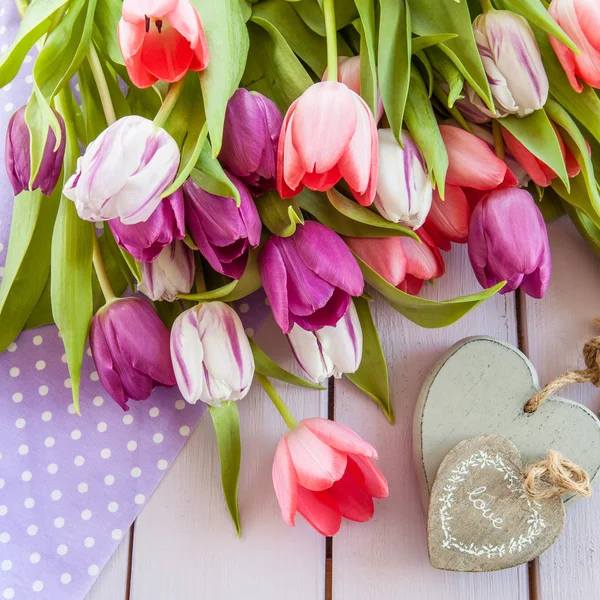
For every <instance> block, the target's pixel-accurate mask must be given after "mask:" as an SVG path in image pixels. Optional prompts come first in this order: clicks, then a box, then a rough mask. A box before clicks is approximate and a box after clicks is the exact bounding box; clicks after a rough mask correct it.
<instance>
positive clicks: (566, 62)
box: [548, 0, 600, 92]
mask: <svg viewBox="0 0 600 600" xmlns="http://www.w3.org/2000/svg"><path fill="white" fill-rule="evenodd" d="M548 12H549V13H550V14H551V15H552V16H553V17H554V19H555V21H556V22H557V23H558V24H559V25H560V26H561V27H562V29H563V30H564V32H565V33H566V34H567V35H568V36H569V37H570V38H571V40H572V41H573V43H574V44H575V45H576V46H577V48H578V49H579V52H580V54H575V52H573V50H571V49H570V48H567V46H565V45H564V44H563V43H562V42H559V41H558V40H557V39H556V38H555V37H552V36H549V38H550V43H551V44H552V47H553V48H554V52H556V56H558V60H560V63H561V65H562V66H563V69H564V70H565V73H566V74H567V77H568V78H569V82H570V84H571V86H572V87H573V89H574V90H575V91H576V92H582V91H583V84H582V83H581V81H579V79H581V80H583V81H584V82H585V83H588V84H589V85H591V86H592V87H595V88H600V4H599V3H598V2H597V0H553V1H552V3H551V4H550V8H549V9H548Z"/></svg>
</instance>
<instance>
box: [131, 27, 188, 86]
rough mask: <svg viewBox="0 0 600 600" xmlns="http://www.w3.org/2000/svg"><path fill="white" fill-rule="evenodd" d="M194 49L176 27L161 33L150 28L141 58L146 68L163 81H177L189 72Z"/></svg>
mask: <svg viewBox="0 0 600 600" xmlns="http://www.w3.org/2000/svg"><path fill="white" fill-rule="evenodd" d="M193 58H194V50H192V47H191V46H190V42H189V41H188V40H187V39H186V38H185V37H184V36H183V35H182V34H181V33H179V31H177V30H176V29H172V28H168V29H163V31H162V33H159V32H158V31H156V30H155V29H152V28H151V29H150V32H149V33H146V35H145V37H144V45H143V46H142V51H141V52H140V59H141V61H142V64H143V65H144V67H146V70H147V71H148V72H149V73H151V74H152V75H154V76H155V77H158V79H162V80H163V81H169V82H175V81H179V80H180V79H182V78H183V77H184V76H185V74H186V73H187V72H188V69H189V67H190V64H191V62H192V59H193Z"/></svg>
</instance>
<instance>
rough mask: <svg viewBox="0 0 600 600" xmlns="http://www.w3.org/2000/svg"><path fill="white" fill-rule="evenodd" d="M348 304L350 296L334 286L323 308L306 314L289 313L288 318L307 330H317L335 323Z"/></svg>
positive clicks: (343, 313) (342, 314) (344, 312)
mask: <svg viewBox="0 0 600 600" xmlns="http://www.w3.org/2000/svg"><path fill="white" fill-rule="evenodd" d="M349 306H350V296H349V295H348V294H347V293H346V292H344V291H342V290H340V289H339V288H335V290H334V292H333V295H332V296H331V299H330V300H329V302H327V304H326V305H325V306H324V307H323V308H320V309H319V310H316V311H315V312H314V313H312V314H311V315H306V316H299V315H295V314H293V313H290V318H291V319H292V321H293V322H294V323H297V324H298V325H300V327H302V328H303V329H306V330H307V331H318V330H319V329H322V328H323V327H327V326H328V325H330V326H333V325H335V324H336V323H337V322H338V321H339V320H340V319H341V318H342V317H343V316H344V315H345V314H346V311H347V310H348V307H349Z"/></svg>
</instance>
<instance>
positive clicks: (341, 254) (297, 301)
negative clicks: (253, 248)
mask: <svg viewBox="0 0 600 600" xmlns="http://www.w3.org/2000/svg"><path fill="white" fill-rule="evenodd" d="M258 266H259V269H260V276H261V279H262V282H263V286H264V288H265V293H266V294H267V298H268V300H269V304H270V305H271V310H272V311H273V315H274V317H275V320H276V321H277V324H278V325H279V327H281V329H282V331H283V333H285V334H288V333H290V331H291V330H292V327H293V326H294V323H296V324H297V325H299V326H300V327H302V328H303V329H306V330H307V331H316V330H318V329H321V328H323V327H327V326H329V327H333V326H334V325H335V324H336V323H337V322H338V321H339V320H340V319H341V318H342V317H343V316H344V315H345V314H346V311H347V310H348V307H349V306H350V297H351V296H360V295H361V294H362V293H363V289H364V279H363V276H362V273H361V272H360V267H359V266H358V263H357V262H356V259H355V258H354V256H353V255H352V253H351V252H350V250H349V249H348V247H347V246H346V244H344V242H343V241H342V239H341V238H340V236H339V235H338V234H337V233H334V232H333V231H331V229H329V228H328V227H325V225H321V224H320V223H317V222H315V221H308V222H306V223H305V224H304V226H302V227H298V228H297V229H296V232H295V233H294V235H292V236H290V237H287V238H282V237H276V236H273V237H271V238H269V240H268V241H267V243H266V244H265V247H264V249H263V251H262V252H261V254H260V256H259V259H258Z"/></svg>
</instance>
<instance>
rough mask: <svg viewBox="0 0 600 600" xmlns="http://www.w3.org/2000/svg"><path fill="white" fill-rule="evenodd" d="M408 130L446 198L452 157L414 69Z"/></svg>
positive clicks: (439, 190)
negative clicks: (446, 186) (447, 174)
mask: <svg viewBox="0 0 600 600" xmlns="http://www.w3.org/2000/svg"><path fill="white" fill-rule="evenodd" d="M404 120H405V122H406V126H407V128H408V130H409V131H410V133H411V135H412V137H413V139H414V140H415V143H416V144H417V146H418V147H419V150H420V151H421V154H422V155H423V158H424V159H425V162H426V163H427V166H428V167H429V173H430V176H431V179H432V181H433V184H434V186H436V187H437V188H438V192H439V194H440V197H441V198H443V197H444V186H445V183H446V172H447V171H448V153H447V152H446V146H445V144H444V140H443V139H442V134H441V133H440V128H439V126H438V123H437V119H436V117H435V113H434V111H433V107H432V105H431V101H430V99H429V93H428V91H427V88H426V87H425V84H424V83H423V79H422V78H421V75H420V74H419V72H418V71H417V69H416V68H415V66H414V65H412V66H411V69H410V88H409V91H408V101H407V103H406V111H405V114H404Z"/></svg>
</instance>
